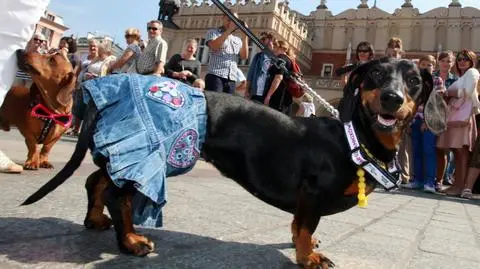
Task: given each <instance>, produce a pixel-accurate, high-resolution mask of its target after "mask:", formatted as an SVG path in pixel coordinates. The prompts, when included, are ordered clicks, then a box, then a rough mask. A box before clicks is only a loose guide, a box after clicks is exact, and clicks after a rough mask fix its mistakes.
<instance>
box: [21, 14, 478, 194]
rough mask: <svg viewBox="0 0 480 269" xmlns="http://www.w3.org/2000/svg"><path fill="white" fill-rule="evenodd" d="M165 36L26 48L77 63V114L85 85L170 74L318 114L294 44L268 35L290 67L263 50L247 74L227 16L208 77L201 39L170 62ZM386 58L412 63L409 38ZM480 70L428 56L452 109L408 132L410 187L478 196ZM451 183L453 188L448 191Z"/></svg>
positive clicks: (418, 120)
mask: <svg viewBox="0 0 480 269" xmlns="http://www.w3.org/2000/svg"><path fill="white" fill-rule="evenodd" d="M234 14H235V13H234ZM235 15H236V16H238V15H237V14H235ZM162 30H163V25H162V22H161V21H157V20H153V21H150V22H148V23H147V32H148V41H147V42H146V45H145V46H142V44H143V42H142V41H141V35H140V31H139V30H138V29H136V28H129V29H127V30H126V31H125V40H126V43H127V45H128V46H127V48H126V49H125V51H124V52H123V54H122V55H121V56H120V57H119V58H117V57H115V56H114V55H112V48H111V44H109V43H106V42H105V43H104V42H99V41H98V40H96V39H91V40H89V43H88V47H89V50H88V54H86V55H85V56H84V57H83V58H80V57H78V56H77V53H76V49H77V48H76V43H75V39H74V38H72V37H63V38H62V39H61V40H60V44H59V46H58V48H55V49H49V48H47V47H46V44H47V42H46V39H45V37H44V36H42V35H41V34H35V35H34V36H33V38H32V39H31V40H30V42H29V43H28V45H27V47H26V50H27V51H36V52H38V53H64V54H66V56H67V57H68V58H69V59H70V61H71V63H72V66H73V67H74V70H75V72H76V73H77V75H78V81H77V88H76V91H75V92H74V105H73V114H77V115H78V114H79V113H80V111H82V110H83V106H84V104H83V102H82V92H81V87H80V85H81V83H82V82H83V81H86V80H89V79H94V78H98V77H102V76H107V75H110V74H116V73H138V74H144V75H158V76H167V77H170V78H173V79H176V80H179V81H181V82H183V83H186V84H189V85H191V86H193V87H195V88H198V90H208V91H216V92H224V93H229V94H234V93H240V94H241V95H243V96H245V98H248V99H250V100H252V101H253V102H257V103H260V104H264V105H267V106H270V107H272V108H273V109H276V110H278V111H281V112H282V113H285V114H288V115H297V116H305V117H308V116H311V115H315V110H316V109H315V106H314V102H313V99H312V97H311V96H309V95H308V94H305V95H304V96H303V97H301V98H298V99H296V98H293V97H292V95H291V94H290V92H289V91H288V83H287V76H286V74H285V72H292V71H293V66H294V63H295V58H296V57H295V54H294V53H293V50H292V49H291V48H290V46H289V44H288V43H287V42H285V41H282V40H276V39H275V37H274V36H273V35H272V34H271V33H262V34H261V37H260V38H261V42H262V43H263V44H264V45H265V46H266V47H267V48H269V49H270V50H271V51H273V53H274V55H275V56H276V60H280V61H283V62H284V66H282V67H280V66H279V65H277V64H273V61H272V57H271V56H270V54H268V53H266V52H264V51H262V52H259V53H257V54H256V55H254V56H253V57H252V61H251V63H250V67H249V70H248V73H247V76H245V75H244V74H243V72H242V71H241V70H240V68H239V67H238V62H239V59H248V58H249V55H248V54H249V50H248V40H247V37H246V36H245V35H244V34H243V33H239V35H234V33H235V32H236V31H237V27H236V25H235V24H234V22H233V21H231V20H230V19H229V18H228V17H227V16H223V17H222V20H221V25H219V27H218V28H214V29H210V30H208V31H207V32H206V35H205V36H206V37H205V39H206V44H207V46H208V47H209V49H210V57H209V61H208V66H207V72H206V76H205V77H204V78H202V75H201V68H202V66H201V63H200V62H199V61H198V60H197V59H196V57H195V55H196V53H197V46H198V44H197V41H196V39H194V38H190V39H188V40H186V41H185V44H184V47H183V49H182V50H181V51H178V52H176V54H173V55H172V56H171V57H170V58H169V59H168V61H167V52H168V50H169V48H168V45H167V42H166V41H165V40H164V39H163V38H162ZM239 36H240V37H239ZM384 55H385V56H387V57H393V58H402V57H405V52H404V50H403V45H402V40H401V39H399V38H396V37H393V38H391V39H390V40H389V42H388V44H387V48H386V50H385V52H384ZM376 56H377V55H376V54H375V50H374V47H373V46H372V44H370V43H369V42H360V43H359V44H358V46H357V47H356V50H355V63H354V64H353V65H352V66H353V67H356V66H358V65H361V64H364V63H366V62H368V61H371V60H373V59H375V57H376ZM476 65H477V58H476V54H475V53H474V52H473V51H470V50H462V51H460V52H458V53H456V55H454V54H453V52H451V51H444V52H441V53H439V54H438V57H434V56H433V55H423V56H422V57H420V59H419V61H418V66H419V68H421V69H425V70H428V71H429V72H430V73H431V74H432V75H433V77H434V81H435V85H436V87H435V91H436V92H437V93H438V94H440V95H441V96H442V97H443V98H444V99H445V103H443V104H447V106H448V110H447V111H448V115H447V119H446V121H447V122H446V125H447V128H446V130H444V131H443V132H441V133H437V132H434V131H433V130H430V129H429V127H428V126H427V124H426V123H425V120H424V115H423V107H420V108H419V109H418V112H417V114H416V115H415V117H414V121H413V123H412V124H411V126H410V128H409V129H408V132H406V133H405V134H403V139H402V143H401V146H400V149H399V152H398V159H399V163H400V166H401V168H402V174H401V178H402V182H403V183H404V186H405V187H407V188H413V189H423V190H424V191H426V192H431V193H436V192H444V193H446V194H447V195H456V196H461V197H464V198H471V196H472V188H473V185H474V183H475V180H476V178H477V177H478V175H479V174H480V141H478V139H477V121H476V119H475V116H476V115H477V114H478V113H479V112H480V111H479V108H480V102H479V99H478V92H477V90H480V87H479V86H477V84H478V81H479V72H478V70H477V69H476ZM345 70H347V71H345V72H344V81H345V83H346V82H347V79H348V75H349V72H348V68H347V69H345ZM23 75H25V74H23ZM17 77H19V78H22V74H21V73H19V74H17ZM293 104H296V105H297V106H296V109H295V112H293V110H292V105H293ZM80 125H81V121H80V120H79V119H76V120H75V121H74V123H73V126H72V128H71V130H70V131H69V132H68V134H70V135H77V134H78V131H79V129H80ZM444 185H451V186H450V187H449V188H445V187H444Z"/></svg>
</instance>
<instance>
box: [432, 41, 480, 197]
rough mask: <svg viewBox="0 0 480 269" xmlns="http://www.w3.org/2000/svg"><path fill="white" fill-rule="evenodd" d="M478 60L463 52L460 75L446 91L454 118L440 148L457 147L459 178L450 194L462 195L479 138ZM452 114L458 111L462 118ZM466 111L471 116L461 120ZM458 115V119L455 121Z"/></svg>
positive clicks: (456, 158)
mask: <svg viewBox="0 0 480 269" xmlns="http://www.w3.org/2000/svg"><path fill="white" fill-rule="evenodd" d="M476 63H477V56H476V55H475V53H474V52H473V51H471V50H462V51H461V52H459V53H458V54H457V57H456V61H455V64H456V69H457V72H458V75H459V78H458V80H457V81H455V82H454V83H453V84H452V85H450V87H448V89H447V92H446V93H445V95H446V96H447V97H450V100H449V109H450V111H449V114H450V115H449V119H452V121H449V122H448V127H447V130H446V131H445V132H443V133H442V134H440V136H439V137H438V141H437V147H439V148H442V149H453V153H454V156H455V181H454V182H453V185H452V186H451V187H450V188H448V189H447V190H446V194H447V195H454V196H457V195H460V194H461V192H462V190H463V188H464V186H465V178H466V176H467V165H468V156H469V151H472V150H473V147H474V144H475V140H476V138H477V127H476V122H475V115H476V114H478V112H479V108H480V102H479V100H478V93H477V91H476V88H477V83H478V80H479V77H480V74H479V72H478V70H477V69H476V68H475V64H476ZM452 113H457V115H458V117H454V114H452ZM463 114H468V115H470V116H469V117H468V118H467V120H466V121H463V120H461V118H462V117H463ZM454 118H456V119H457V120H456V121H455V122H453V119H454Z"/></svg>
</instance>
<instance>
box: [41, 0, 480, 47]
mask: <svg viewBox="0 0 480 269" xmlns="http://www.w3.org/2000/svg"><path fill="white" fill-rule="evenodd" d="M200 1H203V0H200ZM258 1H259V0H257V2H258ZM158 2H159V1H158V0H135V1H131V0H80V1H79V0H50V6H49V9H50V10H51V11H53V12H54V13H56V14H57V15H59V16H62V17H63V20H64V23H65V24H66V25H67V27H69V28H70V30H68V31H67V32H65V35H71V34H73V35H74V36H76V35H78V36H85V35H86V34H87V33H88V32H96V33H98V34H99V35H105V34H106V35H109V36H112V37H113V38H115V39H116V42H117V43H119V44H120V45H122V46H124V44H125V42H124V40H123V34H124V31H125V29H127V28H129V27H136V28H139V29H140V30H141V32H142V36H146V29H145V28H146V22H147V21H149V20H151V19H156V18H157V17H158ZM360 2H361V1H360V0H327V3H326V5H327V7H328V9H329V10H330V11H331V12H332V13H333V15H336V14H338V13H340V12H342V11H344V10H346V9H349V8H356V7H357V6H358V5H359V4H360ZM374 2H375V1H374V0H369V1H368V4H369V6H373V3H374ZM376 2H377V7H378V8H380V9H383V10H385V11H387V12H390V13H393V11H394V10H395V9H397V8H400V6H401V5H402V4H403V3H404V1H403V0H377V1H376ZM450 2H451V0H435V1H425V0H413V1H412V4H413V6H414V7H415V8H418V9H419V10H420V12H425V11H428V10H430V9H433V8H436V7H447V6H448V4H449V3H450ZM433 3H435V4H433ZM460 3H461V4H462V5H463V6H464V7H465V6H472V7H476V8H479V9H480V0H460ZM319 4H320V0H290V7H291V8H292V9H295V10H297V11H299V12H301V13H303V14H310V12H312V11H314V10H315V8H316V7H317V6H318V5H319Z"/></svg>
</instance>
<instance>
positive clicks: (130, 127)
mask: <svg viewBox="0 0 480 269" xmlns="http://www.w3.org/2000/svg"><path fill="white" fill-rule="evenodd" d="M83 88H84V102H85V103H88V102H89V100H90V99H93V101H94V103H95V105H96V106H97V109H98V116H97V128H96V130H95V131H94V135H93V141H94V145H93V146H92V148H91V151H92V155H93V157H94V159H95V158H97V157H98V155H99V154H101V155H103V156H105V157H107V158H108V163H107V170H108V174H109V175H110V177H111V179H112V180H113V182H114V183H115V184H116V185H117V186H119V187H122V186H123V185H124V184H125V183H126V182H127V180H128V181H134V182H135V183H134V186H135V187H136V188H137V189H138V191H139V192H138V193H137V195H136V196H135V197H134V200H133V217H134V223H135V224H137V225H144V226H156V227H158V226H161V225H162V218H161V217H162V216H161V208H162V206H163V205H164V204H165V203H166V192H165V191H166V182H165V179H166V177H168V176H174V175H178V174H182V173H185V172H187V171H189V170H190V169H191V168H192V167H193V165H194V164H195V162H196V161H197V159H198V158H199V155H200V150H201V146H202V144H203V142H204V140H205V132H206V122H207V110H206V101H205V96H204V95H203V93H202V92H201V91H199V90H197V89H194V88H192V87H190V86H188V85H186V84H183V83H180V82H178V81H176V80H173V79H169V78H165V77H157V76H143V75H138V74H119V75H111V76H107V77H102V78H98V79H95V80H90V81H87V82H85V83H84V84H83Z"/></svg>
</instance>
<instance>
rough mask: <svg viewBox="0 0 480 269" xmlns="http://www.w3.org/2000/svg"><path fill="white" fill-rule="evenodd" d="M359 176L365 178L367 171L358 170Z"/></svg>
mask: <svg viewBox="0 0 480 269" xmlns="http://www.w3.org/2000/svg"><path fill="white" fill-rule="evenodd" d="M357 176H358V177H364V176H365V171H363V169H361V168H360V169H358V170H357Z"/></svg>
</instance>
